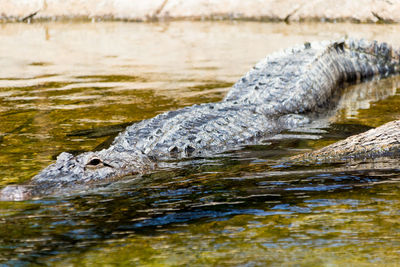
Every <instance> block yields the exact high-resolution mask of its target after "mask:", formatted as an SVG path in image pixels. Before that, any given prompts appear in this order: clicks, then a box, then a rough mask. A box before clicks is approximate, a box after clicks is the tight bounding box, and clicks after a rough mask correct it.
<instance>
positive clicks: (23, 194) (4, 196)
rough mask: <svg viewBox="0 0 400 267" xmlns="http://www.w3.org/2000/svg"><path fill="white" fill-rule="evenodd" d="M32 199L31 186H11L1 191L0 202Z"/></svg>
mask: <svg viewBox="0 0 400 267" xmlns="http://www.w3.org/2000/svg"><path fill="white" fill-rule="evenodd" d="M30 198H32V191H31V189H30V188H29V186H25V185H9V186H6V187H4V188H3V189H2V190H1V191H0V201H21V200H25V199H30Z"/></svg>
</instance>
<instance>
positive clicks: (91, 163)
mask: <svg viewBox="0 0 400 267" xmlns="http://www.w3.org/2000/svg"><path fill="white" fill-rule="evenodd" d="M100 163H101V160H100V159H92V160H90V161H89V162H88V163H87V164H86V165H91V166H97V165H99V164H100Z"/></svg>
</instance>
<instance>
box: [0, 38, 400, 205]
mask: <svg viewBox="0 0 400 267" xmlns="http://www.w3.org/2000/svg"><path fill="white" fill-rule="evenodd" d="M399 54H400V53H399V51H397V50H393V49H392V48H391V47H390V46H389V45H387V44H386V43H377V42H368V41H364V40H357V41H355V40H341V41H335V42H322V43H306V44H304V45H302V46H297V47H294V48H291V49H287V50H285V51H282V52H279V53H275V54H272V55H270V56H268V57H266V58H265V59H264V60H262V61H260V62H259V63H258V64H257V65H256V66H255V67H254V68H253V69H252V70H250V71H249V72H248V73H247V74H246V75H245V76H244V77H242V78H241V79H240V80H239V81H238V82H237V83H236V84H235V85H234V86H233V87H232V88H231V90H230V91H229V92H228V94H227V96H226V97H225V98H224V99H223V100H222V101H221V102H217V103H209V104H201V105H194V106H190V107H186V108H183V109H179V110H176V111H170V112H166V113H163V114H160V115H158V116H156V117H154V118H152V119H148V120H144V121H142V122H139V123H135V124H133V125H131V126H129V127H128V128H127V129H126V130H125V131H124V132H122V133H121V134H119V136H118V137H117V138H116V139H115V140H114V142H113V144H112V145H111V146H110V147H109V148H108V149H105V150H102V151H99V152H87V153H83V154H80V155H78V156H76V157H74V156H72V155H71V154H68V153H61V154H60V156H59V157H58V158H57V162H56V163H54V164H52V165H50V166H49V167H47V168H45V169H44V170H43V171H42V172H40V173H39V174H38V175H36V176H35V177H33V179H32V180H31V181H30V183H29V184H27V185H20V186H7V187H6V188H4V189H3V190H2V191H1V192H0V199H2V200H21V199H27V198H32V197H36V196H41V195H44V194H50V193H55V192H58V191H61V190H65V189H68V188H71V187H73V186H75V185H77V184H78V185H79V184H81V185H82V184H88V183H92V182H96V181H103V180H106V179H113V178H117V177H120V176H125V175H130V174H136V173H145V172H148V171H150V170H153V169H155V168H157V165H156V163H157V162H158V161H161V160H166V159H171V158H182V157H190V156H206V155H212V154H215V153H218V152H222V151H226V150H231V149H235V148H238V147H240V146H241V145H244V144H250V143H257V142H259V141H260V140H262V139H263V138H265V137H269V136H271V135H273V134H276V133H279V132H281V131H283V130H286V129H291V128H295V127H298V126H300V125H302V124H306V123H309V122H310V118H309V117H307V115H309V114H313V113H316V112H318V111H319V110H321V107H324V106H326V104H327V103H328V102H329V101H330V100H331V99H332V98H333V97H334V96H335V95H336V94H338V91H339V88H340V86H341V84H343V83H346V82H357V81H361V80H363V79H366V78H370V77H373V76H376V75H381V76H386V75H390V74H395V73H398V72H399V70H400V62H399Z"/></svg>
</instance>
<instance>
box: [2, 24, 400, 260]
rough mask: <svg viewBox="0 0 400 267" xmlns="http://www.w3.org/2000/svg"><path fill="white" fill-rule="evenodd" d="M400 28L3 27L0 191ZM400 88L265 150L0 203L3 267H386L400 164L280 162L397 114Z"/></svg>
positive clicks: (398, 228) (375, 84)
mask: <svg viewBox="0 0 400 267" xmlns="http://www.w3.org/2000/svg"><path fill="white" fill-rule="evenodd" d="M399 30H400V29H399V26H395V25H350V24H300V25H299V24H293V25H286V24H265V23H245V22H240V23H228V22H218V23H210V22H196V23H193V22H174V23H170V24H168V23H162V24H136V23H96V24H57V23H49V24H32V25H26V24H3V25H1V27H0V40H1V44H0V65H1V68H0V149H1V151H0V163H1V167H0V185H1V186H5V185H6V184H12V183H22V182H24V181H27V180H29V179H30V178H31V177H32V176H33V175H34V174H35V173H37V172H38V171H39V170H40V169H42V168H44V167H45V166H47V165H48V164H50V163H51V162H53V161H54V157H55V156H57V155H58V154H59V153H61V152H62V151H70V152H73V153H79V152H81V151H88V150H94V149H100V148H102V147H106V146H107V145H108V144H109V141H110V140H112V138H113V136H115V134H117V133H118V132H119V131H121V130H123V129H124V128H125V127H126V125H129V124H130V123H132V122H134V121H138V120H143V119H146V118H151V117H153V116H155V115H156V114H159V113H161V112H164V111H167V110H173V109H177V108H179V107H183V106H187V105H192V104H194V103H202V102H212V101H218V100H220V99H221V98H222V97H223V96H224V95H225V93H226V91H227V90H229V87H230V86H231V85H232V84H233V83H234V82H235V81H236V80H237V79H238V78H239V77H240V76H242V75H243V74H244V73H245V72H246V71H248V70H249V68H250V67H251V66H252V65H254V64H255V63H256V62H257V61H258V60H260V59H261V58H263V57H264V56H265V55H267V54H269V53H271V52H273V51H276V50H279V49H281V48H285V47H289V46H292V45H293V44H297V43H302V42H305V41H314V40H325V39H335V38H339V37H342V36H346V35H349V36H355V37H365V38H368V39H377V40H380V41H388V42H390V43H392V44H394V45H395V46H396V45H397V46H398V47H400V36H399V35H398V32H399ZM398 88H400V78H396V77H392V78H387V79H383V80H380V81H377V80H374V81H370V82H367V83H364V84H361V85H354V86H349V87H348V88H346V89H344V91H343V98H342V100H341V101H340V102H339V103H338V104H337V108H335V109H332V110H331V111H330V112H328V113H329V115H327V116H326V117H325V118H323V122H324V123H322V124H319V127H321V125H323V127H324V128H323V129H320V128H318V129H315V128H305V129H298V131H296V132H295V133H293V132H289V133H284V134H282V135H279V136H278V137H277V138H274V139H271V140H270V141H268V142H265V143H263V144H260V145H259V146H251V147H245V148H243V149H242V150H240V151H234V152H230V153H225V154H222V155H216V156H215V157H214V158H206V159H202V158H197V159H191V160H185V161H181V162H176V163H175V165H176V167H175V168H171V169H165V170H161V171H157V172H155V173H152V174H148V175H144V176H143V177H127V178H125V179H122V180H121V181H119V182H116V183H114V184H110V185H106V186H104V185H103V186H102V187H101V188H96V187H95V188H93V190H91V191H88V192H85V193H80V194H76V193H75V194H72V195H69V196H67V195H62V196H50V197H47V198H43V199H40V200H34V201H26V202H15V203H14V202H3V203H0V214H1V215H0V216H1V217H0V259H1V261H2V262H4V263H5V264H8V265H16V264H20V265H25V264H26V265H30V264H39V265H41V264H48V265H52V264H54V265H77V266H81V265H98V264H109V265H113V264H115V265H118V264H120V265H124V264H125V265H128V264H129V265H158V264H163V265H190V266H193V265H204V264H209V265H223V266H224V265H246V266H262V265H276V266H280V265H289V266H290V265H296V266H299V265H300V266H321V265H323V266H324V265H325V266H332V265H333V266H335V265H343V264H344V265H356V266H360V265H383V264H384V265H388V266H390V265H392V266H396V265H397V264H398V262H400V183H398V180H399V178H400V176H399V169H400V166H399V165H400V164H399V161H398V159H397V160H389V159H386V160H384V161H381V162H368V161H367V162H363V163H359V165H357V166H354V165H352V164H350V163H337V164H320V165H318V164H317V165H315V164H314V165H312V164H310V165H307V166H305V165H300V164H294V163H292V164H288V163H286V161H285V158H286V157H288V156H291V155H295V154H298V153H302V152H305V151H308V150H310V149H314V148H317V147H321V146H324V145H326V144H329V143H332V142H334V141H337V140H340V139H343V138H345V137H346V136H349V135H352V134H355V133H358V132H362V131H365V130H367V129H369V128H370V127H375V126H378V125H381V124H383V123H384V122H387V121H390V120H393V119H398V118H399V117H400V91H399V89H398Z"/></svg>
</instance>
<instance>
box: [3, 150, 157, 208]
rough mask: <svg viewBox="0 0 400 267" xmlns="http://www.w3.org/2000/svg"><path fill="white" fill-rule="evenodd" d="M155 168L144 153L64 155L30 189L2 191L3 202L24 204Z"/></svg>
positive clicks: (109, 152) (104, 152)
mask: <svg viewBox="0 0 400 267" xmlns="http://www.w3.org/2000/svg"><path fill="white" fill-rule="evenodd" d="M153 167H154V163H153V162H152V161H151V160H150V159H149V158H148V157H147V156H146V155H144V154H143V153H142V152H141V151H136V150H135V151H129V152H127V151H123V152H118V151H116V150H115V149H111V148H109V149H105V150H102V151H98V152H85V153H82V154H80V155H78V156H73V155H72V154H70V153H66V152H63V153H61V154H60V155H59V156H58V157H57V161H56V162H55V163H54V164H51V165H50V166H48V167H47V168H45V169H43V170H42V171H41V172H40V173H39V174H37V175H36V176H35V177H33V178H32V180H31V182H30V183H29V184H27V185H9V186H7V187H5V188H3V189H2V190H1V191H0V200H3V201H14V200H25V199H30V198H34V197H37V196H43V195H46V194H52V193H55V192H57V191H62V190H63V189H65V188H73V187H79V185H88V184H93V183H96V182H102V181H107V180H110V179H114V178H117V177H121V176H127V175H134V174H140V173H143V172H145V171H147V170H149V169H152V168H153Z"/></svg>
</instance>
